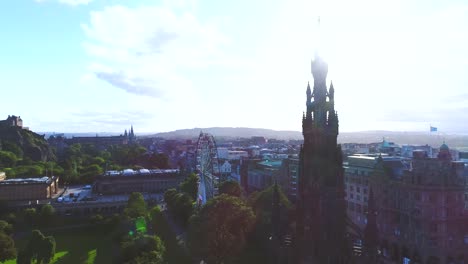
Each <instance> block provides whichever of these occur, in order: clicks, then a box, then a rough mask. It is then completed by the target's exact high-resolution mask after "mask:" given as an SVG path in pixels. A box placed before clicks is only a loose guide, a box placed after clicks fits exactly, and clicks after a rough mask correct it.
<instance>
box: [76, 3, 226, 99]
mask: <svg viewBox="0 0 468 264" xmlns="http://www.w3.org/2000/svg"><path fill="white" fill-rule="evenodd" d="M90 16H91V18H90V21H89V23H87V24H83V25H82V28H83V30H84V32H85V34H86V36H87V40H86V41H85V42H84V43H83V47H84V49H85V50H86V52H87V54H89V55H90V56H91V58H92V61H93V62H92V65H91V67H90V70H91V71H92V72H93V73H94V74H95V76H96V77H97V78H99V79H101V80H104V81H106V82H108V83H110V84H111V85H113V86H115V87H118V88H120V89H123V90H125V91H127V92H129V93H134V94H139V95H147V96H152V97H157V98H160V97H172V98H173V97H175V95H177V94H178V93H180V89H184V91H186V90H187V89H190V86H191V84H190V83H191V82H190V81H188V80H189V78H187V77H186V73H187V72H189V74H190V73H191V72H193V71H197V70H200V69H203V68H206V67H210V66H213V65H216V64H218V63H220V61H219V57H220V56H222V51H221V46H222V44H223V43H225V42H226V38H225V37H224V36H223V35H222V34H221V33H220V32H219V31H218V30H217V29H216V27H214V26H213V25H210V24H207V23H203V22H201V21H200V20H198V19H197V18H196V17H195V16H194V15H192V14H190V13H187V12H183V13H181V14H177V13H176V12H174V11H173V10H172V9H171V8H169V7H166V6H141V7H137V8H128V7H124V6H112V7H107V8H105V9H104V10H102V11H93V12H91V15H90ZM187 83H188V85H187ZM182 84H184V85H185V86H183V87H181V86H180V85H182Z"/></svg>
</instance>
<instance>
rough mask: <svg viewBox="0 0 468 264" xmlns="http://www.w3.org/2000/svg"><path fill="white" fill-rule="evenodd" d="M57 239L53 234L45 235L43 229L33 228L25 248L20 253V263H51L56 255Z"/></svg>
mask: <svg viewBox="0 0 468 264" xmlns="http://www.w3.org/2000/svg"><path fill="white" fill-rule="evenodd" d="M55 247H56V244H55V239H54V238H53V237H52V236H48V237H45V236H44V235H43V234H42V233H41V231H39V230H33V231H32V232H31V236H30V238H29V241H28V244H27V246H26V248H25V249H23V250H21V251H20V254H19V255H18V263H31V261H32V260H36V263H49V262H50V260H51V259H52V258H53V257H54V255H55Z"/></svg>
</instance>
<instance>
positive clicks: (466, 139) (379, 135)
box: [144, 127, 468, 148]
mask: <svg viewBox="0 0 468 264" xmlns="http://www.w3.org/2000/svg"><path fill="white" fill-rule="evenodd" d="M200 131H203V132H206V133H210V134H212V135H213V136H215V137H223V138H249V137H253V136H263V137H265V138H275V139H283V140H290V139H293V140H298V139H299V140H301V139H303V137H302V133H301V132H299V131H281V130H272V129H264V128H248V127H210V128H192V129H181V130H175V131H170V132H163V133H157V134H153V135H147V136H144V137H162V138H166V139H194V138H197V137H198V136H199V134H200ZM383 138H385V140H387V141H390V142H395V143H397V144H412V145H425V144H429V145H431V146H433V147H437V146H439V145H441V144H442V143H443V142H444V140H445V142H446V143H447V144H448V145H449V147H452V148H468V135H460V134H437V133H432V134H430V133H429V132H421V131H414V132H400V131H360V132H341V133H340V134H339V136H338V142H340V143H373V142H381V141H382V139H383Z"/></svg>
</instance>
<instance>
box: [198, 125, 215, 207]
mask: <svg viewBox="0 0 468 264" xmlns="http://www.w3.org/2000/svg"><path fill="white" fill-rule="evenodd" d="M196 157H197V172H198V176H199V177H200V183H199V186H198V203H200V204H205V203H206V201H207V200H209V199H211V198H213V197H214V196H215V195H217V194H218V184H219V166H218V149H217V148H216V142H215V140H214V138H213V136H212V135H211V134H208V133H203V132H200V136H199V137H198V142H197V152H196Z"/></svg>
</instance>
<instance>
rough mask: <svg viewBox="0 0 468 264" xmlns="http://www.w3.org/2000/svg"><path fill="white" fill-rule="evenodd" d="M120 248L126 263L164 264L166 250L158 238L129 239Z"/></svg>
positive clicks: (138, 237) (140, 236)
mask: <svg viewBox="0 0 468 264" xmlns="http://www.w3.org/2000/svg"><path fill="white" fill-rule="evenodd" d="M120 248H121V253H122V259H123V262H124V263H132V264H133V263H135V264H137V263H142V264H143V263H155V264H160V263H161V264H162V263H164V253H165V251H166V249H165V247H164V244H163V242H162V241H161V239H160V238H159V237H158V236H150V235H138V236H136V237H127V238H126V239H125V240H124V241H123V242H122V243H121V246H120Z"/></svg>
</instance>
